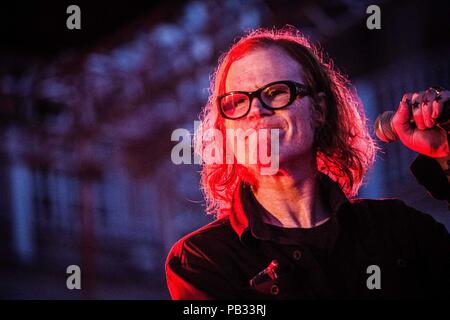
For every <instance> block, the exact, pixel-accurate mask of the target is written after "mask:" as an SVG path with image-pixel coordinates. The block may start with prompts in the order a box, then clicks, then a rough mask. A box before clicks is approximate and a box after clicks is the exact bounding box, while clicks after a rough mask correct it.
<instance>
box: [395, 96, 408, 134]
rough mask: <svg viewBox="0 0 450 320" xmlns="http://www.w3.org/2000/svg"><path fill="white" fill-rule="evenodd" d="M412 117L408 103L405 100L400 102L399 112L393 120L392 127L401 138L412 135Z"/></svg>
mask: <svg viewBox="0 0 450 320" xmlns="http://www.w3.org/2000/svg"><path fill="white" fill-rule="evenodd" d="M410 117H411V115H410V111H409V105H408V103H407V102H406V101H405V100H402V101H400V105H399V106H398V109H397V112H396V113H395V115H394V117H393V119H392V126H393V128H394V130H395V132H396V133H397V134H398V135H399V137H401V136H404V135H410V134H411V133H412V131H413V127H412V125H411V123H410V121H409V120H410Z"/></svg>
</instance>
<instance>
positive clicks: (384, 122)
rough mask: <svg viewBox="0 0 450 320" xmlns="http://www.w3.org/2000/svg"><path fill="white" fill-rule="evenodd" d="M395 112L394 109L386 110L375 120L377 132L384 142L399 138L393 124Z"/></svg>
mask: <svg viewBox="0 0 450 320" xmlns="http://www.w3.org/2000/svg"><path fill="white" fill-rule="evenodd" d="M394 114H395V113H394V112H393V111H386V112H383V113H382V114H381V115H379V116H378V118H377V119H376V120H375V124H374V127H375V134H376V135H377V137H378V138H379V139H380V140H381V141H383V142H386V143H389V142H394V141H397V140H398V136H397V133H395V131H394V129H393V128H392V125H391V120H392V117H393V116H394Z"/></svg>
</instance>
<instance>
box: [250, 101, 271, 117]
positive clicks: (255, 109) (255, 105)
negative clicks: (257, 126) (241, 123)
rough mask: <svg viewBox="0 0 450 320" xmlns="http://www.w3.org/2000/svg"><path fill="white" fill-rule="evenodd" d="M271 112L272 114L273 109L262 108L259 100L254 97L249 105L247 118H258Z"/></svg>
mask: <svg viewBox="0 0 450 320" xmlns="http://www.w3.org/2000/svg"><path fill="white" fill-rule="evenodd" d="M272 114H274V111H273V110H269V109H266V108H264V107H263V105H262V103H261V101H260V100H259V99H258V98H256V97H255V98H253V101H252V104H251V105H250V111H249V112H248V115H247V118H248V119H249V120H251V119H258V118H261V117H264V116H270V115H272Z"/></svg>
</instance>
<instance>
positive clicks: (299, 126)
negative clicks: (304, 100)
mask: <svg viewBox="0 0 450 320" xmlns="http://www.w3.org/2000/svg"><path fill="white" fill-rule="evenodd" d="M301 107H303V108H301ZM302 110H303V112H302ZM288 122H289V127H290V130H289V133H290V134H289V135H288V138H290V139H292V140H299V139H300V140H312V138H313V136H314V122H313V120H312V118H311V112H310V108H309V106H305V105H303V106H299V107H298V108H297V109H296V110H295V111H294V112H293V113H292V114H291V115H290V117H289V120H288Z"/></svg>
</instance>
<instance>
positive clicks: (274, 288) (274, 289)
mask: <svg viewBox="0 0 450 320" xmlns="http://www.w3.org/2000/svg"><path fill="white" fill-rule="evenodd" d="M270 293H271V294H273V295H274V296H276V295H277V294H279V293H280V288H279V287H278V286H277V285H276V284H274V285H273V286H272V287H270Z"/></svg>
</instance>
